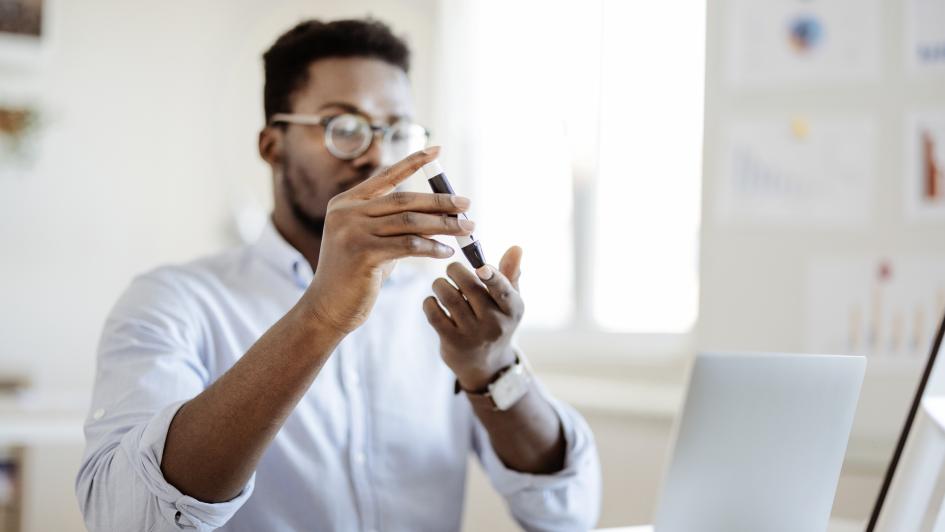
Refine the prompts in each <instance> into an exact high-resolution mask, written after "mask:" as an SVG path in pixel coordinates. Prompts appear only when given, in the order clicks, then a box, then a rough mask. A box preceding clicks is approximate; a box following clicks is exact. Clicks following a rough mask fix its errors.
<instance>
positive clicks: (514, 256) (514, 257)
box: [499, 246, 522, 291]
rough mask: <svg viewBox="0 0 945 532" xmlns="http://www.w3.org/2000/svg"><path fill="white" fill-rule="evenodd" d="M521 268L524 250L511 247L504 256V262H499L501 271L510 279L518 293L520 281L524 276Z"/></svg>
mask: <svg viewBox="0 0 945 532" xmlns="http://www.w3.org/2000/svg"><path fill="white" fill-rule="evenodd" d="M521 266H522V248H520V247H518V246H512V247H510V248H509V249H508V250H507V251H506V252H505V255H502V260H501V261H499V271H500V272H502V275H504V276H506V277H508V279H509V281H511V282H512V286H513V287H515V290H516V291H518V279H519V277H521V275H522V268H521Z"/></svg>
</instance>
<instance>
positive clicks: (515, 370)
mask: <svg viewBox="0 0 945 532" xmlns="http://www.w3.org/2000/svg"><path fill="white" fill-rule="evenodd" d="M530 381H531V375H529V374H528V372H527V371H526V370H525V366H524V365H522V364H516V365H514V366H512V367H511V368H510V369H509V370H508V371H506V372H505V373H503V374H502V376H500V377H499V378H498V379H496V381H495V382H493V383H492V384H490V385H489V394H490V395H491V396H492V401H493V402H494V403H495V407H496V408H498V409H499V410H508V409H509V408H511V407H512V405H514V404H515V403H517V402H518V400H519V399H521V398H522V396H523V395H525V393H526V392H528V385H529V382H530Z"/></svg>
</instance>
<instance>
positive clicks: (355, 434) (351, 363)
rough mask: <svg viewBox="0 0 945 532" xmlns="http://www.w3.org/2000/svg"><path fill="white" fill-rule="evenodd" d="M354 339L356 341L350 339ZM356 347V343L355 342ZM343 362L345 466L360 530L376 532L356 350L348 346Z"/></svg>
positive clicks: (360, 378)
mask: <svg viewBox="0 0 945 532" xmlns="http://www.w3.org/2000/svg"><path fill="white" fill-rule="evenodd" d="M352 339H355V338H352ZM355 344H357V342H355ZM347 347H348V349H346V352H345V353H343V354H344V356H342V357H341V360H342V382H343V385H344V389H345V395H346V396H347V398H348V415H349V416H350V419H349V420H348V423H349V427H351V440H350V446H349V447H348V464H349V467H350V468H351V479H352V484H353V486H354V492H355V497H356V498H357V503H358V510H359V514H360V516H359V517H360V520H361V526H362V530H364V531H366V532H377V531H378V530H379V527H378V522H377V512H376V502H375V500H374V494H373V492H372V490H371V479H370V465H371V464H370V455H369V452H368V451H369V445H368V417H367V416H368V415H369V412H368V409H367V406H366V394H365V390H364V385H363V382H362V380H363V379H362V376H361V371H360V368H359V365H360V364H359V363H360V360H359V359H360V357H359V356H358V351H359V350H358V349H357V348H355V349H351V347H352V346H351V345H350V344H349V345H348V346H347Z"/></svg>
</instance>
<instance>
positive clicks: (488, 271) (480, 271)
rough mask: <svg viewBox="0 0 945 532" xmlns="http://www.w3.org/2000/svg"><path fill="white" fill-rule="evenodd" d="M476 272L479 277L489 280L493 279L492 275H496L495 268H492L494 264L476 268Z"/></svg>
mask: <svg viewBox="0 0 945 532" xmlns="http://www.w3.org/2000/svg"><path fill="white" fill-rule="evenodd" d="M476 274H477V275H479V278H480V279H482V280H483V281H488V280H489V279H492V276H493V275H495V270H493V269H492V266H489V265H488V264H486V265H485V266H482V267H480V268H476Z"/></svg>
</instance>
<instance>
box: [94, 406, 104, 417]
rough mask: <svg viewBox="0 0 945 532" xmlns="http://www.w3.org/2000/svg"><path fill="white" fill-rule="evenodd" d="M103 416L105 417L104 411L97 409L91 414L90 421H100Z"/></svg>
mask: <svg viewBox="0 0 945 532" xmlns="http://www.w3.org/2000/svg"><path fill="white" fill-rule="evenodd" d="M104 415H105V409H104V408H99V409H98V410H96V411H95V412H92V419H102V417H103V416H104Z"/></svg>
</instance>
